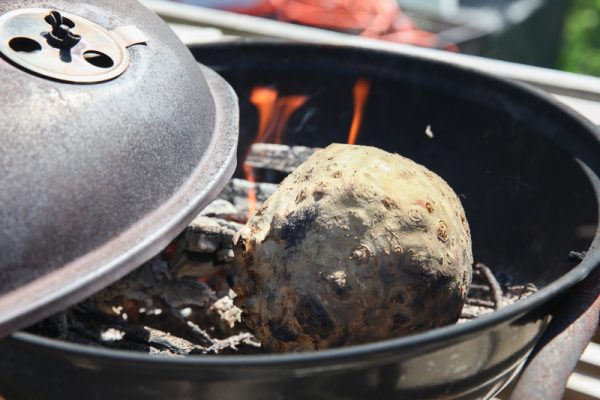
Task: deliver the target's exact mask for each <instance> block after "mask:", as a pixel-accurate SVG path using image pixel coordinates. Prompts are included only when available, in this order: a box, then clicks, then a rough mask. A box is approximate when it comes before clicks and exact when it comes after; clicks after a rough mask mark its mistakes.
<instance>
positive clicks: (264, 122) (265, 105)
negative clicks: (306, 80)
mask: <svg viewBox="0 0 600 400" xmlns="http://www.w3.org/2000/svg"><path fill="white" fill-rule="evenodd" d="M306 100H308V96H299V95H298V96H283V97H281V98H280V97H279V92H278V91H277V90H276V89H273V88H269V87H264V86H257V87H255V88H254V89H252V92H251V93H250V102H251V103H252V104H254V106H255V107H256V108H257V109H258V132H257V134H256V137H255V138H254V141H253V142H252V143H259V142H270V143H278V144H279V143H281V142H282V141H283V133H284V132H285V128H286V126H287V123H288V121H289V119H290V118H291V116H292V115H293V114H294V112H295V111H296V110H297V109H298V108H300V107H302V105H304V103H306ZM242 169H243V171H244V176H245V178H246V180H248V181H250V182H252V183H256V176H255V175H254V170H253V169H252V167H251V166H249V165H246V164H243V165H242ZM254 211H256V190H254V189H251V190H249V191H248V216H250V215H252V214H254Z"/></svg>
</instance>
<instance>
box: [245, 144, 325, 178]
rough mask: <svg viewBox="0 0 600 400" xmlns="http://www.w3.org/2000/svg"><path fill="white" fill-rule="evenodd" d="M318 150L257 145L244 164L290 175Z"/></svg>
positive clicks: (277, 145)
mask: <svg viewBox="0 0 600 400" xmlns="http://www.w3.org/2000/svg"><path fill="white" fill-rule="evenodd" d="M317 150H319V149H318V148H314V147H304V146H286V145H283V144H274V143H255V144H253V145H252V146H250V151H249V152H248V155H247V157H246V160H245V161H244V164H245V165H248V166H251V167H253V168H257V169H258V168H260V169H270V170H274V171H279V172H285V173H290V172H293V171H294V170H295V169H296V168H298V166H300V164H302V163H303V162H304V161H306V160H307V159H308V158H309V157H310V156H312V155H313V154H314V152H315V151H317Z"/></svg>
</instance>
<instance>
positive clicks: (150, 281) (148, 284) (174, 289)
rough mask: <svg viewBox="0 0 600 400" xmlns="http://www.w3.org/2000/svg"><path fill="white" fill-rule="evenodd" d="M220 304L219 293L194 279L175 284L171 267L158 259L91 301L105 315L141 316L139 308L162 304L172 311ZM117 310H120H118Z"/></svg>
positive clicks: (97, 294)
mask: <svg viewBox="0 0 600 400" xmlns="http://www.w3.org/2000/svg"><path fill="white" fill-rule="evenodd" d="M216 300H217V298H216V296H215V293H214V292H213V291H212V290H211V289H210V288H209V287H208V286H207V285H206V284H205V283H203V282H199V281H197V280H192V279H178V280H174V279H173V278H172V276H171V273H170V271H169V269H168V266H167V264H166V263H165V262H164V261H162V260H160V259H157V258H154V259H152V260H150V261H148V262H147V263H146V264H144V265H143V266H141V267H140V268H138V269H137V270H135V271H133V272H132V273H130V274H129V275H127V276H126V277H124V278H122V279H121V280H119V281H117V282H116V283H114V284H112V285H111V286H109V287H107V288H106V289H104V290H102V291H100V292H98V293H96V294H94V295H93V296H92V297H91V299H90V301H91V303H93V304H94V305H95V306H96V307H97V308H98V309H99V310H101V311H103V312H104V313H105V314H109V315H114V314H115V310H116V308H119V307H120V309H119V310H117V311H118V313H119V314H120V313H121V312H122V310H123V309H124V308H125V309H126V310H125V313H126V315H131V314H137V313H138V310H139V308H141V307H144V308H152V307H153V305H154V303H156V302H157V301H160V302H161V303H163V304H167V305H168V306H169V307H170V308H171V309H172V310H169V311H173V312H174V311H175V310H176V309H177V308H180V307H184V306H190V305H195V306H198V307H204V308H208V307H210V305H212V304H213V303H214V302H215V301H216ZM115 307H116V308H115Z"/></svg>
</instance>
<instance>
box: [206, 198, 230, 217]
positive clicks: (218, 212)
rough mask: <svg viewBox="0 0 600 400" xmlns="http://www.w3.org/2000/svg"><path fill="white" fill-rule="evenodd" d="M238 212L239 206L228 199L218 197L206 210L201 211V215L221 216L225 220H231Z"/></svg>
mask: <svg viewBox="0 0 600 400" xmlns="http://www.w3.org/2000/svg"><path fill="white" fill-rule="evenodd" d="M237 213H238V210H237V208H235V206H234V205H233V204H231V203H230V202H228V201H227V200H223V199H216V200H215V201H213V202H212V203H210V204H209V205H208V206H206V208H205V209H204V210H202V211H201V212H200V215H202V216H205V217H213V218H221V219H225V220H231V218H232V217H235V216H236V215H237Z"/></svg>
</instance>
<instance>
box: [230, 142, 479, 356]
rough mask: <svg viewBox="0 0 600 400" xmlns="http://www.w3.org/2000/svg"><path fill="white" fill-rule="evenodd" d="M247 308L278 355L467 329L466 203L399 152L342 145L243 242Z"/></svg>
mask: <svg viewBox="0 0 600 400" xmlns="http://www.w3.org/2000/svg"><path fill="white" fill-rule="evenodd" d="M234 253H235V260H236V264H237V270H238V271H237V276H236V278H235V288H234V289H235V291H236V293H237V294H238V297H237V298H236V304H237V305H238V306H240V307H241V308H242V309H243V311H244V313H245V318H244V320H245V323H246V324H247V325H248V326H249V327H250V328H251V329H253V330H254V332H255V335H256V336H257V337H258V339H259V340H260V341H261V342H262V344H263V346H264V347H265V348H266V349H267V350H268V351H271V352H299V351H311V350H319V349H326V348H332V347H338V346H347V345H352V344H359V343H366V342H374V341H379V340H384V339H390V338H394V337H399V336H403V335H408V334H412V333H417V332H422V331H425V330H428V329H431V328H435V327H439V326H443V325H447V324H451V323H454V322H456V320H457V319H458V317H459V315H460V312H461V309H462V306H463V303H464V301H465V298H466V295H467V292H468V289H469V285H470V283H471V273H472V264H473V255H472V250H471V238H470V231H469V226H468V223H467V220H466V217H465V213H464V210H463V208H462V205H461V203H460V200H459V199H458V196H457V195H456V194H455V193H454V191H453V190H452V189H451V188H450V186H448V184H447V183H446V182H445V181H444V180H443V179H442V178H440V177H439V176H437V175H436V174H434V173H433V172H431V171H429V170H428V169H426V168H425V167H423V166H421V165H419V164H417V163H415V162H413V161H411V160H409V159H407V158H404V157H402V156H399V155H397V154H391V153H387V152H385V151H383V150H380V149H376V148H373V147H366V146H355V145H343V144H333V145H330V146H329V147H327V148H325V149H323V150H320V151H318V152H316V153H315V154H314V155H313V156H311V157H310V158H309V159H308V160H307V161H306V162H305V163H303V164H302V165H301V166H300V167H298V168H297V169H296V170H295V171H294V172H293V173H291V174H290V175H289V176H288V177H287V178H286V179H285V180H284V181H283V182H282V183H281V185H280V187H279V189H278V190H277V191H276V192H275V193H274V194H273V195H272V196H271V197H270V198H269V199H268V200H267V201H266V202H265V203H264V205H263V206H262V207H261V208H260V209H258V210H257V212H256V214H255V215H254V216H253V217H252V218H251V219H250V220H249V221H248V223H247V224H246V225H245V226H244V227H243V228H242V229H241V230H240V231H239V232H238V234H237V235H236V237H235V238H234Z"/></svg>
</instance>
